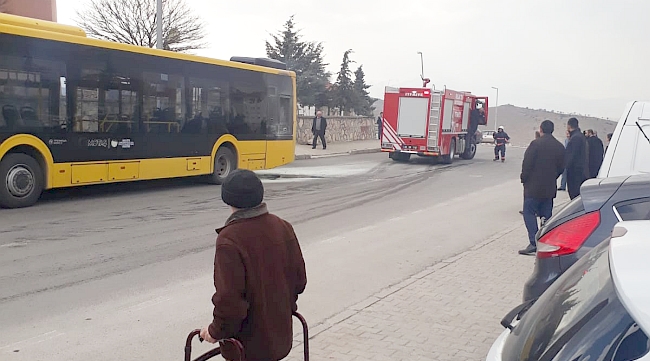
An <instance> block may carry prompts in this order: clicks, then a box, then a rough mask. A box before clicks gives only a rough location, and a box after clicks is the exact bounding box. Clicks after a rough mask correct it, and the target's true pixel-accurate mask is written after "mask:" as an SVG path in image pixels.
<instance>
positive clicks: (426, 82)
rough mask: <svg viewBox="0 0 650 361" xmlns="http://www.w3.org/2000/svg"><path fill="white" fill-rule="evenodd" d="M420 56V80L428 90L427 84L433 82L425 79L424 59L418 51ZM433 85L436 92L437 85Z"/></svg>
mask: <svg viewBox="0 0 650 361" xmlns="http://www.w3.org/2000/svg"><path fill="white" fill-rule="evenodd" d="M418 54H420V66H421V67H422V71H421V72H420V79H422V87H423V88H426V86H427V84H429V83H430V82H431V79H429V78H425V77H424V57H423V55H422V52H421V51H418ZM431 85H433V90H436V85H435V84H433V83H432V84H431Z"/></svg>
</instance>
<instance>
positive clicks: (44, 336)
mask: <svg viewBox="0 0 650 361" xmlns="http://www.w3.org/2000/svg"><path fill="white" fill-rule="evenodd" d="M63 335H65V333H63V332H59V331H57V330H52V331H50V332H45V333H43V334H40V335H36V336H33V337H30V338H26V339H24V340H22V341H17V342H14V343H10V344H8V345H6V346H2V347H0V351H6V352H14V350H15V349H16V346H18V345H21V344H25V343H27V342H29V343H30V344H34V343H41V342H45V341H48V340H51V339H53V338H56V337H60V336H63Z"/></svg>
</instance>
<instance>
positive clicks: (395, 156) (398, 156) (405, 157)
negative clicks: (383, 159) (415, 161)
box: [388, 153, 411, 162]
mask: <svg viewBox="0 0 650 361" xmlns="http://www.w3.org/2000/svg"><path fill="white" fill-rule="evenodd" d="M388 157H389V158H390V159H392V160H394V161H396V162H408V161H409V160H410V159H411V155H410V154H409V153H389V154H388Z"/></svg>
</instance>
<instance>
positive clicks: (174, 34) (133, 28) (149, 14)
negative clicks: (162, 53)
mask: <svg viewBox="0 0 650 361" xmlns="http://www.w3.org/2000/svg"><path fill="white" fill-rule="evenodd" d="M162 5H163V14H162V17H163V49H165V50H171V51H177V52H184V51H188V50H195V49H201V48H203V47H205V45H206V44H205V43H203V39H204V38H205V30H204V29H205V25H204V24H203V22H202V21H201V19H200V18H199V17H198V16H195V15H193V13H192V11H191V10H190V8H189V7H188V6H187V4H186V3H185V0H162ZM77 17H78V19H77V20H76V22H77V24H78V25H79V27H81V28H82V29H84V30H85V31H86V33H87V34H88V35H89V36H91V37H95V38H99V39H105V40H110V41H115V42H119V43H126V44H132V45H139V46H146V47H149V48H153V47H156V43H157V37H156V26H157V21H156V1H155V0H91V2H90V4H89V6H88V8H86V9H84V10H81V11H77Z"/></svg>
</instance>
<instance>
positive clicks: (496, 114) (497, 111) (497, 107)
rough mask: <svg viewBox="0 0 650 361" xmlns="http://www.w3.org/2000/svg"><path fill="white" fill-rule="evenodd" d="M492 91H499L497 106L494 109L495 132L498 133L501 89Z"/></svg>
mask: <svg viewBox="0 0 650 361" xmlns="http://www.w3.org/2000/svg"><path fill="white" fill-rule="evenodd" d="M492 89H496V91H497V104H496V106H495V107H494V131H495V132H496V131H497V123H498V122H499V88H497V87H492Z"/></svg>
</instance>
